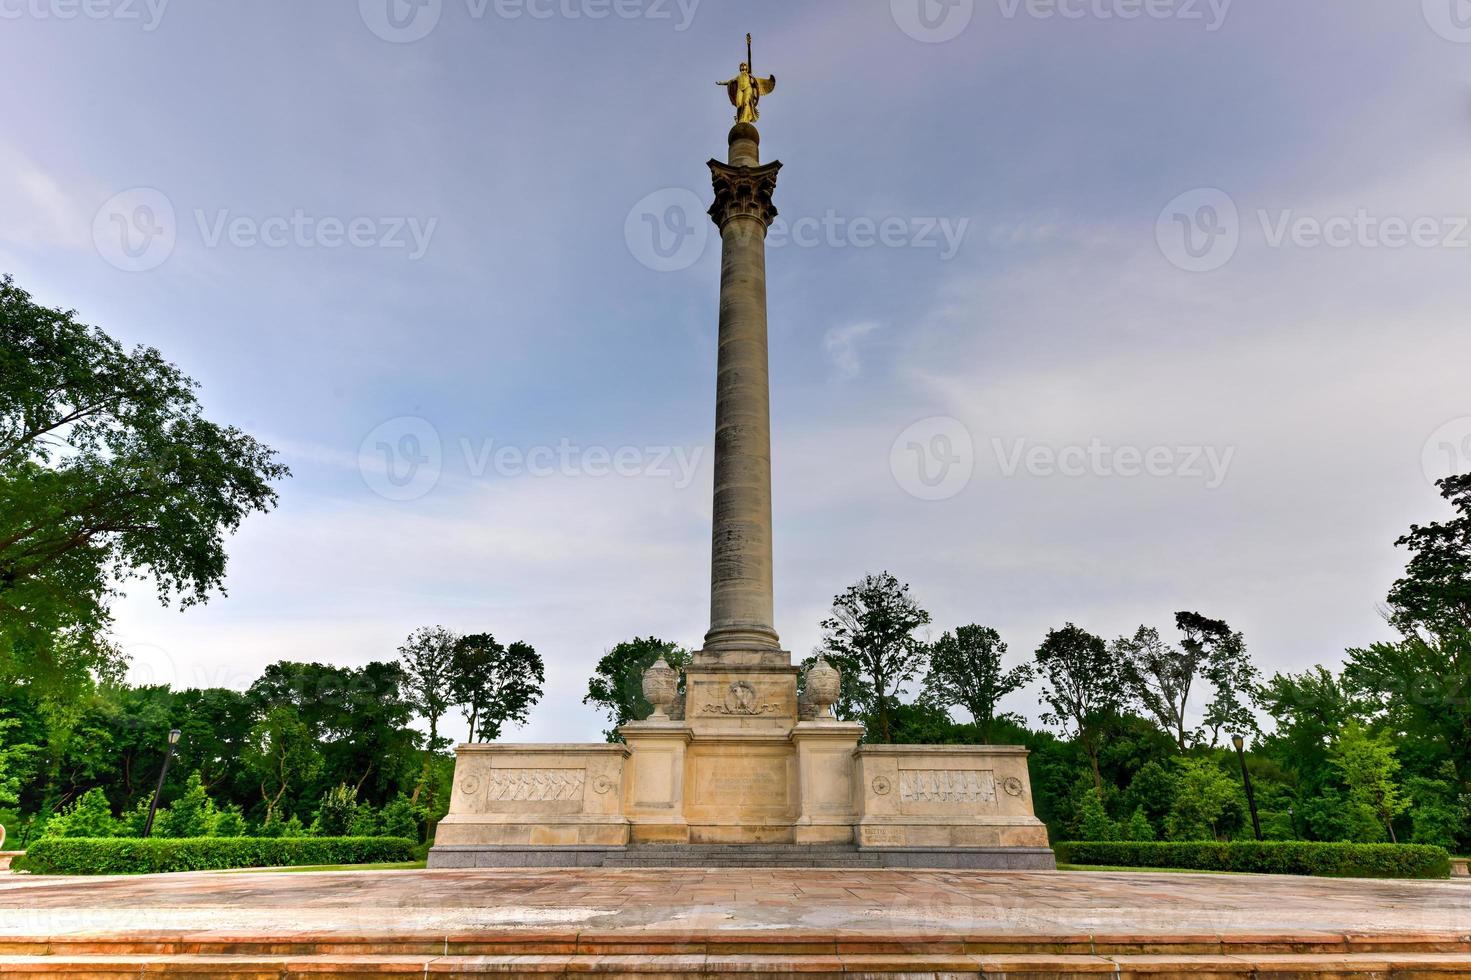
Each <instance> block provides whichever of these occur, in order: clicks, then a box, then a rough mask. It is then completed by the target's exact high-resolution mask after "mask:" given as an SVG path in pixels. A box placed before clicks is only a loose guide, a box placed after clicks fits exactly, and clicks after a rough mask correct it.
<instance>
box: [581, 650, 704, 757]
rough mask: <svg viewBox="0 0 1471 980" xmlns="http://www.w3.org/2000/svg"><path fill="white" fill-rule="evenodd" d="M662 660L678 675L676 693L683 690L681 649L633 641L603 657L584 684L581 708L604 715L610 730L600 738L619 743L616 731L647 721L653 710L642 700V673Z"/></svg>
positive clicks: (684, 659)
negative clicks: (592, 708) (587, 706)
mask: <svg viewBox="0 0 1471 980" xmlns="http://www.w3.org/2000/svg"><path fill="white" fill-rule="evenodd" d="M660 657H663V658H664V661H665V663H667V664H669V666H671V667H673V668H674V669H675V670H677V671H680V675H679V676H680V691H681V693H683V690H684V673H683V668H684V666H685V664H687V663H688V662H689V659H690V655H689V653H688V651H686V650H685V649H684V648H683V647H681V646H679V645H678V644H675V643H671V642H669V641H668V640H661V639H659V638H657V637H653V636H650V637H642V638H637V637H636V638H634V639H632V640H628V641H626V642H623V643H619V644H618V645H616V646H615V647H613V649H611V650H609V651H608V652H607V653H605V654H603V658H602V659H601V660H599V661H598V665H597V667H596V668H594V670H593V675H592V677H591V678H590V679H589V680H588V682H587V696H586V697H584V698H583V699H582V703H583V704H591V705H596V706H597V707H599V708H601V709H602V710H603V712H604V714H606V715H607V718H608V721H609V723H610V724H611V727H610V728H608V729H607V730H606V731H604V732H603V734H604V735H605V736H606V737H607V739H608V741H609V742H619V741H622V736H620V735H619V734H618V729H619V727H620V726H622V725H626V724H628V723H629V722H630V721H637V720H639V719H642V718H647V717H648V716H649V715H650V713H652V712H653V710H654V706H653V705H651V704H649V702H648V701H646V700H644V691H643V678H644V671H646V670H648V669H649V668H650V667H652V666H654V664H655V663H656V662H657V661H658V660H659V658H660Z"/></svg>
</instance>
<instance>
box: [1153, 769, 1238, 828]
mask: <svg viewBox="0 0 1471 980" xmlns="http://www.w3.org/2000/svg"><path fill="white" fill-rule="evenodd" d="M1175 766H1176V779H1177V783H1176V785H1177V787H1178V788H1177V790H1176V793H1175V801H1174V804H1173V805H1172V806H1171V808H1170V813H1169V816H1167V817H1166V818H1165V833H1166V835H1167V836H1168V837H1169V839H1170V840H1173V841H1191V840H1229V839H1230V838H1231V835H1232V831H1233V830H1234V829H1236V828H1239V827H1240V826H1241V825H1242V822H1241V813H1242V805H1241V802H1240V795H1241V788H1240V787H1239V786H1238V785H1237V784H1236V782H1235V780H1233V779H1232V778H1231V777H1230V776H1227V775H1226V774H1225V773H1224V772H1222V771H1221V768H1220V766H1218V765H1217V764H1216V763H1215V762H1214V761H1212V760H1211V759H1208V758H1203V757H1192V756H1187V757H1184V758H1181V759H1178V760H1176V763H1175Z"/></svg>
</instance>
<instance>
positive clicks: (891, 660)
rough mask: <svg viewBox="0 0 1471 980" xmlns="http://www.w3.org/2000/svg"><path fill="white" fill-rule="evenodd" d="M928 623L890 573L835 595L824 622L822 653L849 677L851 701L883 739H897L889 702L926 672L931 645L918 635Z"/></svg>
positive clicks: (863, 580) (927, 617) (866, 579)
mask: <svg viewBox="0 0 1471 980" xmlns="http://www.w3.org/2000/svg"><path fill="white" fill-rule="evenodd" d="M929 622H930V614H929V613H927V612H925V611H924V610H923V609H921V608H920V607H919V604H918V603H917V602H915V601H914V598H913V597H912V596H910V594H909V586H907V585H904V584H903V583H901V582H900V581H899V580H898V579H896V578H895V577H894V576H893V575H890V574H889V573H888V572H881V573H879V574H878V575H865V576H864V577H863V578H861V579H859V580H858V581H857V582H855V583H854V584H853V585H850V586H849V587H848V588H847V589H846V590H844V591H843V592H841V593H839V594H838V595H837V596H835V597H833V608H832V615H830V616H829V617H828V618H827V619H825V620H823V622H822V629H823V636H822V642H821V649H822V651H823V652H824V654H825V655H826V656H827V657H828V659H829V660H831V661H832V662H833V666H835V667H837V668H838V669H839V670H840V671H842V672H843V675H844V678H845V680H851V682H852V683H853V688H852V691H853V694H852V699H853V700H854V701H855V702H856V706H857V707H858V708H860V709H861V710H862V711H863V712H864V714H865V715H867V716H868V717H869V718H872V719H875V720H876V721H877V724H878V734H879V737H880V738H881V739H882V740H883V741H884V742H889V743H891V742H893V740H894V738H893V731H892V726H891V725H890V722H889V714H890V709H891V703H892V702H893V700H894V699H895V698H897V696H898V695H899V693H900V692H901V691H902V690H903V689H904V687H905V685H906V684H908V683H909V682H911V681H913V680H914V679H915V677H917V676H918V675H919V673H920V671H922V670H924V667H925V662H926V660H927V659H928V655H929V647H928V645H927V644H926V643H925V642H924V640H922V639H920V638H919V637H917V636H915V635H914V634H915V631H916V630H918V629H919V628H920V627H922V626H926V625H928V624H929Z"/></svg>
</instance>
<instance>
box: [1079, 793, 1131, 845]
mask: <svg viewBox="0 0 1471 980" xmlns="http://www.w3.org/2000/svg"><path fill="white" fill-rule="evenodd" d="M1078 839H1079V840H1084V841H1116V840H1122V839H1123V834H1122V833H1120V831H1119V825H1118V824H1117V823H1116V822H1115V821H1114V820H1113V819H1112V818H1111V817H1109V815H1108V810H1107V809H1106V808H1105V807H1104V805H1103V794H1102V793H1101V792H1099V791H1098V790H1097V789H1094V788H1093V787H1091V786H1090V787H1088V788H1087V789H1085V790H1084V791H1083V793H1082V795H1081V799H1080V802H1079V807H1078Z"/></svg>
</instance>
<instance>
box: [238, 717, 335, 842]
mask: <svg viewBox="0 0 1471 980" xmlns="http://www.w3.org/2000/svg"><path fill="white" fill-rule="evenodd" d="M241 761H242V762H243V763H244V764H245V767H246V769H247V770H249V771H250V772H251V773H252V774H253V775H254V776H255V778H256V779H257V780H258V781H259V784H260V794H261V799H262V800H264V801H265V804H266V816H265V820H264V821H263V822H264V823H267V824H269V823H272V822H273V821H274V820H275V819H276V817H277V807H279V806H280V804H281V798H282V797H283V796H285V795H286V791H287V790H289V789H290V788H291V787H292V786H294V785H296V784H298V783H301V782H305V781H306V780H308V779H311V778H312V776H314V775H316V773H317V771H318V770H319V769H321V767H322V757H321V756H320V755H319V754H318V753H317V747H316V743H315V741H314V740H313V739H312V734H311V732H310V731H309V730H308V729H307V727H306V726H305V725H303V724H302V723H301V719H300V718H299V717H297V714H296V709H295V708H293V707H292V706H290V705H288V704H282V705H277V706H276V707H274V708H272V709H271V710H270V712H269V713H268V714H267V715H266V717H265V719H264V720H263V721H261V723H260V724H258V725H256V726H255V728H254V729H253V730H252V731H251V733H250V745H249V746H248V747H247V748H246V750H245V753H244V756H243V758H242V759H241Z"/></svg>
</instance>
